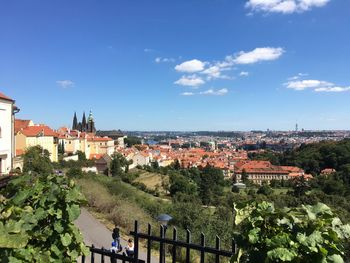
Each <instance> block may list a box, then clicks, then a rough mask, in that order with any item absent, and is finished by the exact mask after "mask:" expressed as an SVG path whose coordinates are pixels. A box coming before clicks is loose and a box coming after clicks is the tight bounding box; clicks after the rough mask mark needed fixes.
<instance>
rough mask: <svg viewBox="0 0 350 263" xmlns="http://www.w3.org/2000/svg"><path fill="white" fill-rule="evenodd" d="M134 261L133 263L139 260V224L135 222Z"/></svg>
mask: <svg viewBox="0 0 350 263" xmlns="http://www.w3.org/2000/svg"><path fill="white" fill-rule="evenodd" d="M134 259H135V262H138V259H139V224H138V222H137V220H135V229H134Z"/></svg>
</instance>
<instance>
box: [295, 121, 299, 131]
mask: <svg viewBox="0 0 350 263" xmlns="http://www.w3.org/2000/svg"><path fill="white" fill-rule="evenodd" d="M298 130H299V129H298V123H296V124H295V132H298Z"/></svg>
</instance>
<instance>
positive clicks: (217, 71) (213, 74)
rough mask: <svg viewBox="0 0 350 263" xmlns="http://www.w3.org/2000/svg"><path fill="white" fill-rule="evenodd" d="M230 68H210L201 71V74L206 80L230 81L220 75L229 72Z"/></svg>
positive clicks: (225, 76) (227, 77)
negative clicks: (204, 75) (205, 76)
mask: <svg viewBox="0 0 350 263" xmlns="http://www.w3.org/2000/svg"><path fill="white" fill-rule="evenodd" d="M230 69H231V68H223V67H220V66H218V65H214V66H210V67H209V68H207V69H205V70H203V71H202V72H201V73H202V74H206V75H207V79H208V80H211V79H230V77H229V76H227V75H222V74H221V73H222V72H223V71H227V70H230Z"/></svg>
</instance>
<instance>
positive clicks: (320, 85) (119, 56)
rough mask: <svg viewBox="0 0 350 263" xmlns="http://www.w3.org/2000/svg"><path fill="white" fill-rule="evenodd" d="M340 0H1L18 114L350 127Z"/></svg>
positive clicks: (9, 83) (4, 69)
mask: <svg viewBox="0 0 350 263" xmlns="http://www.w3.org/2000/svg"><path fill="white" fill-rule="evenodd" d="M349 10H350V1H349V0H177V1H170V0H149V1H146V0H139V1H135V0H123V1H122V0H114V1H112V0H111V1H107V0H106V1H97V0H96V1H87V0H84V1H35V0H33V1H16V0H11V1H2V3H1V7H0V40H1V41H0V91H2V92H4V93H5V94H7V95H8V96H11V97H12V98H14V99H15V100H16V103H17V104H18V106H19V107H20V108H21V112H20V114H19V115H18V117H19V118H28V119H33V120H34V121H35V122H38V123H47V124H48V125H50V126H52V127H53V128H58V127H60V126H62V125H71V122H72V121H71V120H72V116H73V113H74V111H76V112H77V114H78V116H79V117H80V116H81V115H82V112H83V111H84V110H85V111H87V112H88V111H89V110H90V109H91V110H92V111H93V113H94V117H95V119H96V125H97V128H98V129H114V128H116V129H122V130H251V129H263V130H266V129H267V128H269V129H279V130H290V129H293V128H294V126H295V123H296V122H298V123H299V127H300V128H305V129H350V106H349V101H350V78H349V76H350V30H349V28H350V16H349Z"/></svg>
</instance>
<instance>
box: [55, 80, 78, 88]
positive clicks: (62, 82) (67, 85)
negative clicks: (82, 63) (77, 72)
mask: <svg viewBox="0 0 350 263" xmlns="http://www.w3.org/2000/svg"><path fill="white" fill-rule="evenodd" d="M56 84H57V85H58V86H60V87H61V88H64V89H67V88H72V87H74V85H75V83H74V82H73V81H71V80H68V79H66V80H57V81H56Z"/></svg>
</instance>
